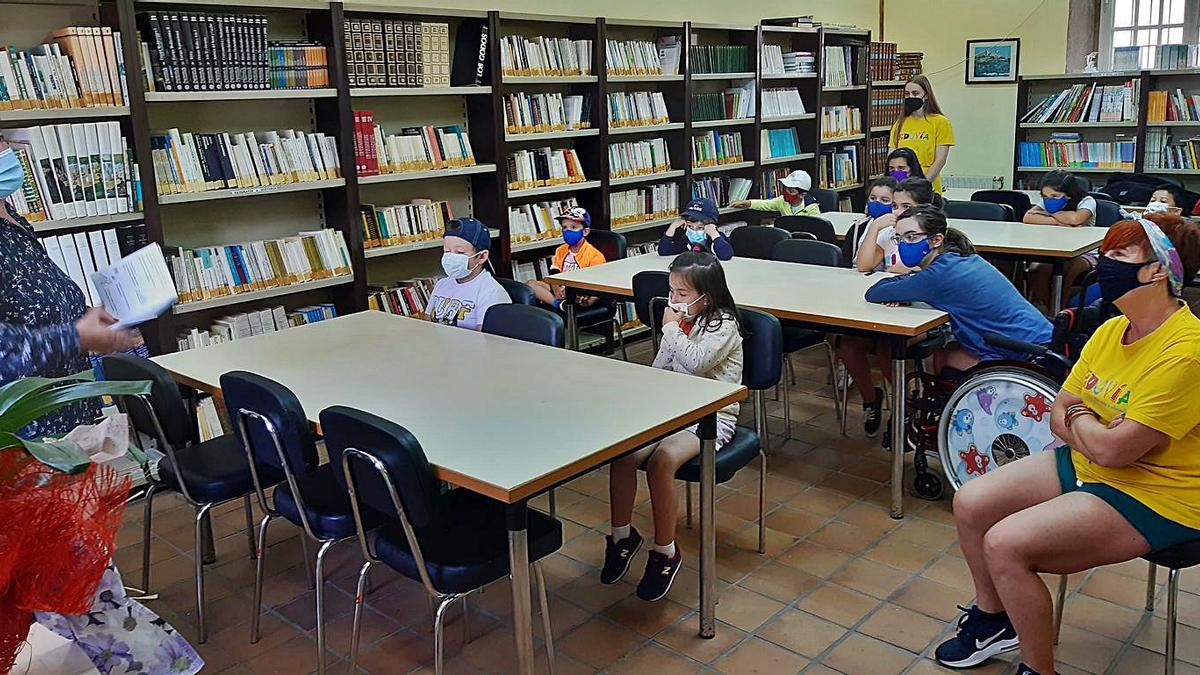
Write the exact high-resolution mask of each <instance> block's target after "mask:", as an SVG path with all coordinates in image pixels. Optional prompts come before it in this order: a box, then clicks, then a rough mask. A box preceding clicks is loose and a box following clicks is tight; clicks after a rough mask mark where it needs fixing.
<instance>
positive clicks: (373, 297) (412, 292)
mask: <svg viewBox="0 0 1200 675" xmlns="http://www.w3.org/2000/svg"><path fill="white" fill-rule="evenodd" d="M436 283H437V279H436V278H433V277H418V278H416V279H409V280H407V281H399V282H397V283H396V284H395V285H394V286H391V287H386V286H372V287H371V288H369V289H368V291H367V307H369V308H370V309H373V310H375V311H378V312H387V313H388V314H397V315H400V316H416V317H419V316H421V315H422V314H424V313H425V308H426V307H427V306H428V305H429V296H430V295H432V294H433V287H434V285H435V284H436Z"/></svg>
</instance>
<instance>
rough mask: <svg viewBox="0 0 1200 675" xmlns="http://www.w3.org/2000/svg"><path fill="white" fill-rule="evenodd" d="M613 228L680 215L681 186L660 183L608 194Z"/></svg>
mask: <svg viewBox="0 0 1200 675" xmlns="http://www.w3.org/2000/svg"><path fill="white" fill-rule="evenodd" d="M608 205H609V212H610V213H611V219H612V226H613V227H617V226H620V225H629V224H631V223H644V222H646V221H649V220H657V219H659V218H670V217H672V216H676V215H679V185H678V184H677V183H658V184H655V185H647V186H645V187H639V188H635V189H632V190H620V191H616V192H610V193H608Z"/></svg>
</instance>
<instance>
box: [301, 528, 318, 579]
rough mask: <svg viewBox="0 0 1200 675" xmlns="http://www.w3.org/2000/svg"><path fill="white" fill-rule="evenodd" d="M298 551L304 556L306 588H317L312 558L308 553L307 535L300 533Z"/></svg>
mask: <svg viewBox="0 0 1200 675" xmlns="http://www.w3.org/2000/svg"><path fill="white" fill-rule="evenodd" d="M300 550H301V551H302V552H303V555H304V573H305V574H306V575H307V576H308V587H309V588H316V587H317V577H316V575H315V574H314V573H313V557H312V554H311V553H309V551H308V535H307V534H305V533H304V532H301V533H300Z"/></svg>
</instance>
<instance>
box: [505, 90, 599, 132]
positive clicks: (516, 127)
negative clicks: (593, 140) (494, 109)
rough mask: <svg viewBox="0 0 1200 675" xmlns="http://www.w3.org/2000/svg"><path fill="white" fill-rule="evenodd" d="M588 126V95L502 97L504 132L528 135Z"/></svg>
mask: <svg viewBox="0 0 1200 675" xmlns="http://www.w3.org/2000/svg"><path fill="white" fill-rule="evenodd" d="M591 126H592V97H591V96H588V95H581V94H567V95H565V96H564V95H563V94H561V93H558V92H551V93H545V94H526V93H525V92H515V93H512V94H507V95H505V97H504V131H506V132H507V133H510V134H532V133H538V132H544V131H567V130H573V129H587V128H588V127H591Z"/></svg>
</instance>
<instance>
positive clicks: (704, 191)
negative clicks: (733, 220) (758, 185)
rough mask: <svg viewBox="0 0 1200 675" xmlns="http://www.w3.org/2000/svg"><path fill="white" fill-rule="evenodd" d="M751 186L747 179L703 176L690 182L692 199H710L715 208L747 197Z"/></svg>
mask: <svg viewBox="0 0 1200 675" xmlns="http://www.w3.org/2000/svg"><path fill="white" fill-rule="evenodd" d="M751 186H752V183H751V181H750V179H749V178H730V177H728V176H705V177H702V178H697V179H695V180H693V181H692V199H700V198H704V199H711V200H712V202H713V203H714V204H716V205H717V206H729V203H730V202H734V201H738V200H740V199H745V198H746V197H747V196H749V195H750V187H751Z"/></svg>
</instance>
